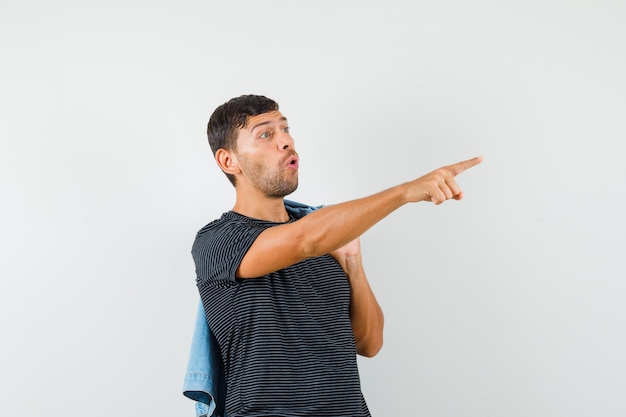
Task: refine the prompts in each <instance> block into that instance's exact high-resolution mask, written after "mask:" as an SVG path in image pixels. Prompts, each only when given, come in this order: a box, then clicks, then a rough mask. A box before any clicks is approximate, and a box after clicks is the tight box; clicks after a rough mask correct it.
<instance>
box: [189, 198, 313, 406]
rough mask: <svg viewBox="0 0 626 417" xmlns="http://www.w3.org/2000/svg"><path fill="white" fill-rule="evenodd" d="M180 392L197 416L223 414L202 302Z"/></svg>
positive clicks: (220, 381) (304, 209)
mask: <svg viewBox="0 0 626 417" xmlns="http://www.w3.org/2000/svg"><path fill="white" fill-rule="evenodd" d="M321 207H322V206H317V207H313V206H308V205H306V204H302V203H297V202H295V201H290V200H285V208H286V209H287V211H288V212H289V214H291V215H292V216H293V217H295V218H296V219H299V218H301V217H303V216H305V215H307V214H309V213H311V212H312V211H314V210H316V209H318V208H321ZM183 395H184V396H185V397H187V398H189V399H191V400H194V401H195V402H196V416H197V417H226V414H225V411H224V407H225V402H226V380H225V376H224V366H223V364H222V357H221V355H220V351H219V347H218V346H217V340H215V336H213V334H212V333H211V330H210V329H209V326H208V324H207V321H206V316H205V313H204V307H203V306H202V301H200V302H199V303H198V312H197V314H196V324H195V328H194V332H193V337H192V340H191V349H190V352H189V360H188V363H187V372H186V373H185V379H184V383H183Z"/></svg>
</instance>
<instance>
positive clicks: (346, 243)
mask: <svg viewBox="0 0 626 417" xmlns="http://www.w3.org/2000/svg"><path fill="white" fill-rule="evenodd" d="M207 133H208V138H209V143H210V145H211V149H212V151H213V154H214V155H215V160H216V161H217V164H218V165H219V167H220V168H221V169H222V171H224V173H225V174H226V176H227V177H228V179H229V180H230V181H231V183H232V184H233V185H234V187H235V190H236V201H235V205H234V207H233V209H232V210H231V211H229V212H227V213H224V214H223V215H222V216H221V218H219V219H217V220H214V221H212V222H211V223H209V224H208V225H206V226H205V227H204V228H202V229H201V230H200V231H199V232H198V234H197V236H196V240H195V242H194V245H193V248H192V254H193V258H194V261H195V264H196V273H197V285H198V289H199V292H200V296H201V299H202V303H203V306H204V310H205V313H206V317H207V321H208V323H209V327H210V329H211V331H212V332H213V334H214V335H215V337H216V339H217V342H218V345H219V349H220V352H221V355H222V359H223V363H224V368H225V373H226V383H227V395H226V415H227V416H228V417H240V416H241V417H243V416H284V417H291V416H315V417H319V416H337V417H338V416H343V417H362V416H369V415H370V414H369V411H368V408H367V405H366V403H365V400H364V398H363V395H362V393H361V387H360V381H359V374H358V369H357V363H356V354H360V355H363V356H368V357H371V356H374V355H376V354H377V353H378V351H379V350H380V349H381V347H382V343H383V313H382V311H381V309H380V306H379V305H378V303H377V301H376V298H375V296H374V294H373V292H372V290H371V288H370V286H369V284H368V281H367V278H366V275H365V271H364V269H363V265H362V262H361V252H360V246H359V236H361V235H362V234H363V233H364V232H365V231H366V230H368V229H369V228H370V227H371V226H373V225H374V224H376V223H377V222H378V221H380V220H381V219H383V218H384V217H385V216H387V215H389V214H390V213H391V212H393V211H394V210H396V209H398V208H399V207H401V206H402V205H404V204H406V203H409V202H419V201H431V202H433V203H435V204H441V203H442V202H444V201H445V200H448V199H456V200H460V199H461V197H462V192H461V189H460V188H459V186H458V185H457V183H456V181H455V176H456V175H458V174H459V173H461V172H462V171H464V170H465V169H467V168H470V167H472V166H474V165H476V164H478V163H480V161H481V158H480V157H478V158H473V159H470V160H468V161H464V162H459V163H457V164H454V165H450V166H446V167H442V168H440V169H438V170H435V171H433V172H431V173H429V174H427V175H424V176H422V177H420V178H418V179H416V180H413V181H410V182H407V183H404V184H401V185H398V186H395V187H392V188H389V189H387V190H385V191H382V192H379V193H377V194H374V195H371V196H368V197H365V198H361V199H357V200H352V201H348V202H345V203H341V204H337V205H332V206H328V207H324V208H321V209H319V210H315V211H313V212H311V213H310V214H307V215H306V216H302V217H300V215H298V214H294V213H293V212H292V211H288V210H287V208H286V207H285V202H284V197H285V196H287V195H289V194H290V193H292V192H293V191H294V190H295V189H296V188H297V186H298V154H297V153H296V150H295V145H294V140H293V138H292V137H291V135H290V134H289V125H288V123H287V119H286V118H285V117H284V116H283V115H282V113H281V112H280V111H279V108H278V104H277V103H276V102H274V101H273V100H271V99H268V98H266V97H263V96H254V95H248V96H241V97H237V98H234V99H232V100H230V101H228V102H227V103H225V104H223V105H221V106H220V107H218V108H217V109H216V110H215V111H214V113H213V114H212V115H211V118H210V120H209V123H208V130H207Z"/></svg>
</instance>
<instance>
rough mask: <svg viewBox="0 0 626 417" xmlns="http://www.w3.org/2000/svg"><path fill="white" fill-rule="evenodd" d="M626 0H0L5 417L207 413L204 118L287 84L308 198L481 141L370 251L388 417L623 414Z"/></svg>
mask: <svg viewBox="0 0 626 417" xmlns="http://www.w3.org/2000/svg"><path fill="white" fill-rule="evenodd" d="M624 22H626V6H625V3H624V2H623V1H617V0H616V1H609V0H596V1H593V2H592V1H555V0H542V1H536V0H532V1H524V2H522V1H518V2H512V1H506V2H502V1H480V2H466V1H461V0H456V1H440V0H427V1H385V2H383V1H378V2H372V1H356V0H355V1H319V0H317V1H315V2H296V1H236V2H235V1H233V2H227V1H219V2H218V1H176V2H174V1H171V2H165V1H138V0H126V1H106V2H104V1H102V2H89V1H63V0H60V1H54V2H44V1H38V2H37V1H7V0H3V1H2V2H1V3H0V43H1V45H0V46H1V55H0V60H1V65H0V71H1V77H0V140H1V148H0V187H1V189H0V190H1V194H0V198H1V206H0V214H1V217H0V222H1V223H0V239H1V241H0V242H1V246H0V250H1V258H0V275H1V281H0V320H1V332H2V342H1V344H0V415H2V416H7V417H8V416H43V415H47V416H49V415H52V416H72V417H73V416H83V415H89V416H91V417H100V416H102V417H104V416H107V417H108V416H138V415H143V416H190V417H191V416H193V415H194V409H193V402H192V401H190V400H189V399H187V398H185V397H183V395H182V393H181V388H182V382H183V376H184V371H185V368H186V362H187V355H188V349H189V343H190V341H191V336H192V330H193V323H194V319H195V312H196V302H197V298H198V296H197V292H196V288H195V282H194V279H195V276H194V266H193V262H192V259H191V255H190V250H191V244H192V241H193V238H194V235H195V233H196V231H197V230H198V229H199V228H200V227H202V226H203V225H204V224H206V223H207V222H208V221H210V220H212V219H213V218H215V217H216V216H218V215H219V214H221V213H222V212H223V211H226V210H228V209H230V208H231V207H232V204H233V201H234V192H233V189H232V187H231V186H230V184H229V183H228V181H227V180H226V178H225V177H224V176H223V174H222V173H221V172H220V171H219V170H218V169H217V167H216V166H215V164H214V162H213V159H212V155H211V152H210V149H209V146H208V144H207V142H206V136H205V126H206V122H207V120H208V117H209V115H210V113H211V112H212V111H213V109H214V108H215V107H216V106H218V105H220V104H222V103H223V102H225V101H227V100H228V99H230V98H231V97H234V96H238V95H240V94H248V93H255V94H263V95H267V96H268V97H271V98H274V99H276V100H277V101H278V102H279V104H280V105H281V110H282V111H283V113H284V114H285V115H286V116H287V117H288V118H289V120H290V125H291V128H292V133H293V135H294V137H295V139H296V146H297V149H298V151H299V153H300V155H301V157H302V160H301V171H300V189H299V190H298V191H297V192H296V193H294V194H293V195H292V196H291V197H292V198H293V199H296V200H299V201H303V202H307V203H311V204H329V203H336V202H340V201H344V200H347V199H351V198H356V197H361V196H364V195H367V194H371V193H374V192H377V191H380V190H381V189H383V188H387V187H389V186H392V185H395V184H398V183H400V182H404V181H406V180H410V179H413V178H415V177H418V176H420V175H422V174H424V173H426V172H429V171H431V170H432V169H435V168H437V167H439V166H441V165H444V164H448V163H452V162H456V161H458V160H462V159H466V158H469V157H472V156H475V155H479V154H482V155H484V156H485V161H484V162H483V164H482V165H480V166H478V167H476V168H473V169H472V170H470V171H467V172H466V173H464V174H462V176H460V177H459V178H458V180H459V182H460V184H461V186H462V187H463V189H464V191H465V195H466V197H465V199H464V200H463V201H461V202H456V201H452V202H447V203H446V204H444V205H442V206H438V207H435V206H432V205H429V204H427V203H422V204H417V205H411V206H405V207H402V208H401V209H400V210H398V211H397V212H395V213H393V214H392V215H391V216H390V217H388V218H386V219H385V220H383V221H382V222H381V223H379V224H378V225H376V226H375V227H374V228H373V229H371V230H370V231H369V232H367V233H366V234H365V235H364V236H363V238H362V246H363V252H364V256H365V264H366V265H365V266H366V270H367V272H368V276H369V278H370V281H371V285H372V287H373V288H374V290H375V292H376V294H377V296H378V298H379V301H380V303H381V305H382V307H383V309H384V311H385V315H386V328H385V346H384V348H383V350H382V351H381V353H380V354H379V355H378V356H377V357H375V358H373V359H362V358H360V359H359V363H360V367H361V379H362V384H363V390H364V392H365V395H366V398H367V401H368V404H369V406H370V409H371V411H372V414H373V415H374V416H376V417H385V416H394V415H403V416H429V417H430V416H432V417H439V416H454V417H457V416H459V417H460V416H464V417H465V416H467V417H473V416H476V417H479V416H480V417H483V416H498V417H500V416H507V417H518V416H519V417H522V416H524V417H525V416H533V417H557V416H567V417H572V416H606V417H609V416H620V417H622V416H624V415H626V402H625V401H624V393H625V392H626V354H625V352H626V306H625V301H626V284H625V282H624V277H625V276H626V274H625V272H624V270H625V269H626V265H625V261H624V258H625V257H626V253H625V244H624V242H625V240H626V224H625V220H624V213H625V212H626V198H625V191H624V188H625V186H626V169H625V167H624V164H623V161H624V156H623V152H624V151H623V147H624V146H623V145H621V146H620V142H623V141H624V139H625V137H626V127H625V119H626V117H625V116H626V81H625V80H626V77H625V76H624V74H626V47H625V41H626V25H625V24H624Z"/></svg>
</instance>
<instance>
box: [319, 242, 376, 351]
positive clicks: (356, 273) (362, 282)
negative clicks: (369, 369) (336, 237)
mask: <svg viewBox="0 0 626 417" xmlns="http://www.w3.org/2000/svg"><path fill="white" fill-rule="evenodd" d="M331 255H332V256H333V257H334V258H335V259H336V260H337V262H339V264H340V265H341V267H342V268H343V270H344V272H345V273H346V275H347V277H348V282H349V283H350V321H351V322H352V333H353V334H354V339H355V341H356V351H357V353H358V354H359V355H362V356H367V357H372V356H374V355H376V354H377V353H378V352H379V351H380V349H381V348H382V346H383V325H384V317H383V311H382V309H381V308H380V305H379V304H378V301H376V297H375V296H374V293H373V292H372V289H371V288H370V285H369V283H368V281H367V277H366V276H365V269H364V268H363V262H362V258H361V245H360V242H359V239H355V240H353V241H352V242H350V243H348V244H347V245H346V246H344V247H342V248H339V249H337V250H336V251H333V252H331Z"/></svg>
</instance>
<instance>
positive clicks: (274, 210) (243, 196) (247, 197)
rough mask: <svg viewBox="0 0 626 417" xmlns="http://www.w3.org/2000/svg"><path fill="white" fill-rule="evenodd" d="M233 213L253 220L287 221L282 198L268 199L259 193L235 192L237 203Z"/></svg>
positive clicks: (287, 215)
mask: <svg viewBox="0 0 626 417" xmlns="http://www.w3.org/2000/svg"><path fill="white" fill-rule="evenodd" d="M233 211H235V212H237V213H239V214H242V215H244V216H247V217H252V218H254V219H260V220H267V221H270V222H276V223H284V222H287V221H289V214H288V213H287V210H286V209H285V203H284V201H283V198H282V197H277V198H270V197H267V196H265V195H263V194H261V193H259V192H256V193H251V192H245V193H244V192H242V191H240V190H237V201H236V202H235V206H234V207H233Z"/></svg>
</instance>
